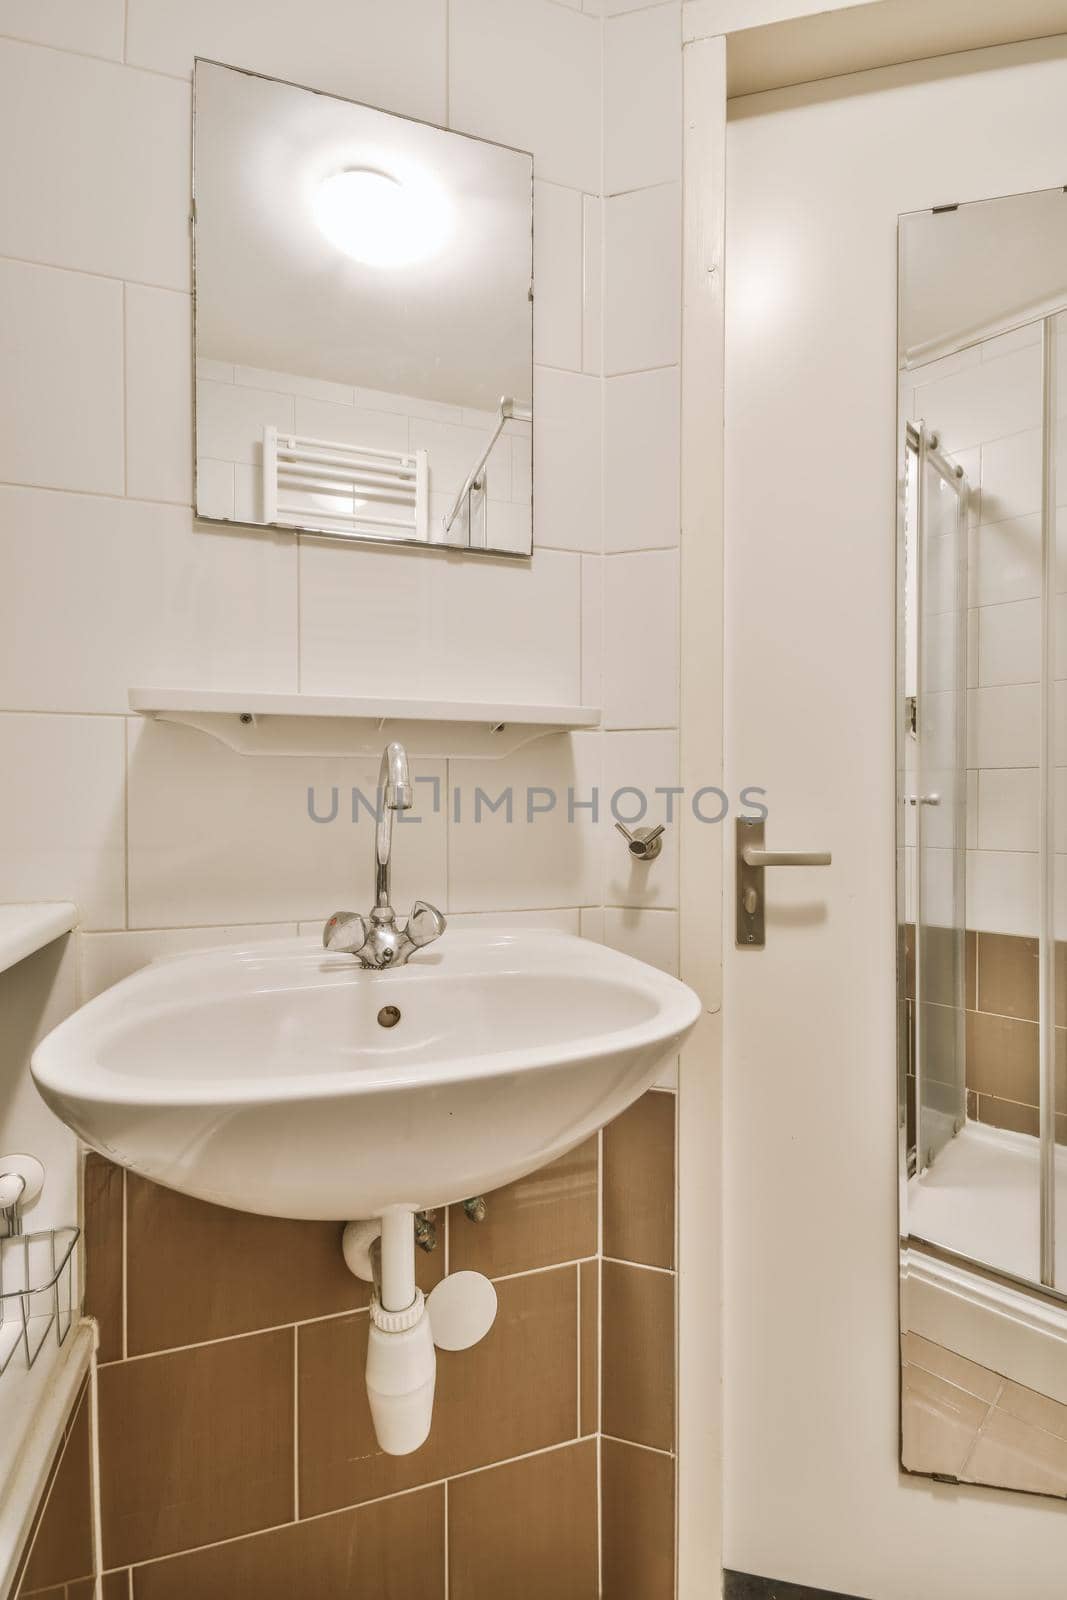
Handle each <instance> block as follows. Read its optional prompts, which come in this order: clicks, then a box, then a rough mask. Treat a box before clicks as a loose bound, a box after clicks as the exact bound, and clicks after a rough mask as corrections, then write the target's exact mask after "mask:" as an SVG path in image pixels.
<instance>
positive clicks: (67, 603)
mask: <svg viewBox="0 0 1067 1600" xmlns="http://www.w3.org/2000/svg"><path fill="white" fill-rule="evenodd" d="M602 9H603V10H604V11H605V12H607V13H609V14H608V15H601V10H602ZM617 9H618V8H617V7H615V6H612V5H607V6H604V7H603V8H602V7H601V5H600V4H599V0H589V3H588V4H587V5H586V7H585V9H582V7H581V6H579V5H578V4H570V3H562V4H557V3H555V0H394V3H392V4H389V5H381V4H374V3H372V0H309V3H308V4H305V5H303V6H301V7H289V8H277V7H275V8H273V9H268V10H264V8H263V7H262V6H261V5H258V4H255V3H254V0H222V3H219V0H188V3H183V4H182V5H180V6H175V5H173V4H172V3H170V0H128V3H124V0H94V3H93V4H92V5H91V6H86V5H84V4H81V3H80V0H55V3H52V4H50V5H49V6H47V7H43V8H42V7H39V6H36V5H33V4H23V3H21V0H12V3H11V4H8V5H7V6H5V8H4V13H3V17H2V19H0V29H2V30H3V33H4V35H6V36H0V138H2V140H3V143H4V146H5V148H6V149H7V151H8V153H9V159H8V160H7V161H5V163H4V164H3V171H2V173H0V641H2V646H0V753H2V770H3V773H4V782H3V785H2V786H0V899H5V900H13V899H20V898H25V899H34V898H49V897H50V898H69V899H73V900H75V901H76V902H77V903H78V905H79V907H80V911H81V919H82V928H83V930H84V933H83V935H82V939H81V993H82V994H83V995H87V994H89V993H92V992H95V991H96V990H97V989H98V988H99V987H100V986H101V985H103V984H104V983H106V982H109V981H113V980H114V979H115V978H116V977H118V976H120V975H121V974H122V972H124V971H127V970H129V969H130V968H132V967H134V966H136V965H139V964H140V963H141V962H143V961H144V960H146V959H148V958H149V957H150V956H151V955H152V954H154V953H155V952H156V951H157V950H161V949H170V948H173V947H174V946H175V945H179V946H180V945H185V944H188V943H198V942H203V941H204V939H216V938H218V937H227V936H231V935H230V934H229V932H228V930H231V929H235V930H236V933H235V934H234V935H232V936H235V937H242V936H245V935H247V934H248V933H249V932H255V933H260V932H262V933H270V932H277V933H283V932H286V931H290V930H292V929H293V928H295V926H296V925H297V924H298V923H302V922H306V923H309V924H313V923H316V922H317V921H319V920H321V919H322V918H323V917H324V916H325V915H327V914H328V913H329V912H330V911H331V910H332V909H334V907H335V905H336V904H338V903H346V904H357V905H358V904H359V903H361V901H365V900H367V898H368V896H369V895H370V890H371V883H370V877H371V875H370V854H371V841H370V836H369V834H368V833H367V829H366V826H363V827H361V828H353V827H348V826H345V825H343V824H337V825H334V826H332V827H329V828H327V827H317V826H315V825H314V824H312V823H311V822H309V820H308V818H307V814H306V809H305V796H306V789H307V786H308V785H309V784H312V783H313V784H316V785H321V786H326V785H331V784H333V783H338V784H340V785H342V786H344V787H348V786H349V785H351V784H354V783H355V784H361V785H363V786H367V785H368V784H372V783H373V779H374V770H373V768H372V764H370V763H367V762H365V761H356V760H352V761H344V760H337V761H318V762H311V763H308V762H304V761H302V760H299V759H295V758H263V759H258V758H257V759H252V758H240V757H236V756H234V755H233V754H231V753H230V752H229V751H227V750H226V749H224V748H223V747H222V746H221V745H219V744H217V743H214V742H213V741H211V740H210V739H207V738H204V737H201V736H199V735H197V734H194V733H191V732H189V731H187V730H182V729H179V728H174V727H168V726H165V725H162V724H149V723H145V722H144V721H143V720H142V719H140V718H138V717H135V716H130V715H128V714H127V701H126V691H127V689H128V687H129V686H131V685H134V684H138V685H140V684H152V683H156V684H165V683H171V684H175V685H183V686H196V687H214V688H219V689H225V688H233V687H241V688H249V689H251V688H257V689H264V690H286V691H293V690H298V689H304V690H307V691H310V692H331V691H332V692H346V691H347V692H353V693H368V694H374V693H379V694H397V695H413V694H422V695H425V694H432V693H438V694H440V695H441V696H443V697H447V696H454V697H457V698H468V699H477V698H479V697H483V696H484V697H488V698H493V697H496V698H504V699H509V700H523V699H529V700H541V701H557V702H558V701H563V702H586V703H595V704H600V703H603V705H604V712H605V715H604V726H605V730H606V731H605V732H603V733H600V732H594V733H588V734H580V735H576V736H574V737H573V738H556V739H554V740H552V741H545V742H543V743H540V744H536V745H534V746H531V747H530V748H528V749H526V750H523V751H522V752H520V753H519V754H517V755H516V756H515V757H513V758H511V759H509V760H507V761H503V762H499V763H492V764H486V763H475V762H466V763H465V762H456V763H451V764H450V766H449V770H448V772H447V774H446V770H445V766H444V764H443V763H420V764H418V769H419V770H422V771H424V772H425V773H427V774H430V773H433V772H436V773H437V774H438V775H440V776H441V777H442V778H444V777H445V776H446V775H447V776H449V777H451V779H452V780H453V781H454V782H459V783H462V784H463V785H464V786H466V787H467V788H468V790H469V791H472V790H473V787H474V785H475V784H481V785H482V786H483V787H486V788H488V789H490V791H491V792H493V791H495V790H497V789H499V788H500V787H502V786H504V785H505V784H508V783H512V784H515V785H525V784H527V783H536V784H539V785H544V784H555V785H557V786H558V787H561V788H564V789H565V788H566V787H567V785H568V784H572V783H573V784H575V786H576V787H580V788H583V789H586V790H587V789H588V788H590V787H591V786H592V785H593V784H597V783H603V784H605V785H607V786H608V792H610V791H611V789H613V788H614V787H617V786H619V785H620V784H623V783H628V784H638V785H645V786H648V787H650V788H651V787H652V786H654V785H655V784H670V783H672V782H674V781H675V778H676V772H677V731H676V730H677V721H678V709H677V706H678V553H677V552H678V538H679V512H678V454H679V439H678V435H679V418H678V374H679V365H678V364H679V357H680V349H679V341H680V284H679V276H680V268H679V260H680V210H681V195H680V181H679V180H680V165H681V156H680V142H681V132H680V127H681V124H680V118H681V106H680V99H681V93H680V79H681V72H680V63H681V51H680V42H681V20H680V3H679V0H666V3H665V4H660V5H656V6H653V7H650V8H648V9H641V10H637V11H633V12H631V11H629V10H628V9H627V8H625V7H624V8H622V14H618V15H616V14H615V12H616V10H617ZM195 54H199V55H203V56H208V57H212V58H215V59H222V60H225V61H230V62H233V63H234V64H235V65H238V66H243V67H248V68H251V69H253V70H257V71H261V72H265V73H275V74H278V75H280V76H283V77H285V78H289V79H292V80H295V81H297V82H299V83H305V84H308V85H309V86H311V87H315V88H319V89H324V90H328V91H334V92H337V93H341V94H345V95H349V96H352V97H355V98H362V99H366V100H367V101H369V102H371V103H373V104H375V105H379V106H382V107H384V108H386V109H388V110H390V111H396V112H403V113H408V114H411V115H413V116H416V117H420V118H425V119H428V120H430V121H434V122H439V123H444V124H447V125H448V126H451V127H454V128H457V129H460V130H462V131H465V132H470V133H475V134H480V135H483V136H486V137H489V138H493V139H498V140H501V141H505V142H508V143H511V144H514V145H516V146H520V147H523V148H529V149H532V151H533V153H534V163H535V177H536V188H535V205H536V261H535V275H536V286H537V305H536V317H535V321H536V350H535V358H536V362H537V370H536V385H535V399H536V404H537V407H538V414H539V417H540V418H541V419H542V420H541V421H540V422H539V424H538V431H537V434H536V441H535V443H536V450H535V454H536V479H535V501H536V521H535V542H536V553H535V556H534V558H533V561H532V563H531V564H527V563H515V562H506V561H504V562H498V561H493V560H486V559H482V560H478V559H464V558H456V557H445V556H442V555H440V554H434V553H422V552H418V551H416V552H410V551H405V552H401V551H391V550H386V551H382V550H380V549H376V548H371V547H368V548H359V547H358V546H351V545H341V544H337V543H329V542H325V541H309V542H305V543H300V542H297V541H296V540H295V539H293V538H292V537H289V536H277V535H273V534H267V533H261V532H249V531H244V530H229V529H227V530H221V529H219V528H217V527H208V526H203V525H198V524H197V523H196V522H195V521H194V519H193V516H192V512H191V508H190V502H191V495H192V481H191V480H192V472H191V457H192V446H191V358H190V336H191V307H190V271H189V207H190V181H189V162H190V91H191V81H190V80H191V72H192V64H193V57H194V55H195ZM605 484H606V486H607V487H606V488H605ZM473 833H474V830H473V829H472V828H471V827H470V826H469V825H467V826H461V827H454V826H450V825H449V823H448V821H447V818H446V815H445V813H444V811H442V813H441V814H439V815H438V816H436V817H434V816H427V817H426V818H425V820H424V823H423V825H422V826H421V827H419V828H412V829H411V830H410V832H404V833H402V836H401V837H400V839H399V842H398V851H399V857H400V861H399V870H398V880H399V882H398V898H399V900H400V902H401V905H402V907H403V906H404V905H405V902H406V900H407V899H408V898H410V897H411V896H412V895H414V894H416V893H419V894H422V895H425V896H426V897H428V898H430V899H432V900H434V901H435V902H437V903H438V904H439V905H441V906H442V907H443V908H444V909H445V910H446V911H447V912H449V913H450V914H455V915H462V914H464V913H480V912H492V913H514V914H526V913H530V914H532V915H533V916H534V918H535V920H538V921H543V920H546V919H547V920H552V921H553V922H555V923H557V924H558V925H560V926H565V927H573V928H578V927H579V926H581V927H582V928H583V930H584V931H586V932H588V933H590V934H592V935H594V936H603V937H604V938H606V939H609V940H610V941H611V942H613V943H616V944H618V945H620V946H622V947H625V948H627V949H632V950H634V951H636V952H637V953H639V954H640V955H642V956H644V957H645V958H646V959H651V960H653V961H659V962H662V963H663V964H664V965H666V966H673V965H674V964H675V962H676V960H677V927H676V924H677V910H676V907H677V892H678V891H677V883H678V851H677V842H676V839H674V838H671V837H670V836H669V838H668V844H667V849H666V851H665V853H664V855H663V857H662V858H661V859H660V861H659V862H658V863H657V865H656V867H655V869H654V871H653V872H652V873H648V872H643V871H638V870H636V869H632V868H631V866H630V864H629V858H628V856H627V855H626V853H625V849H624V846H623V843H622V841H621V840H620V839H619V837H618V835H617V834H614V833H613V832H612V831H611V826H610V817H603V818H602V820H601V823H600V825H599V826H597V827H595V828H593V827H590V826H588V825H586V826H584V827H570V826H568V824H567V821H566V817H565V805H563V804H561V806H560V807H559V808H557V812H556V813H555V814H554V816H553V817H552V818H551V819H550V820H548V821H545V820H541V821H539V822H538V823H536V824H535V825H533V826H532V827H527V825H526V824H525V822H521V821H516V823H515V824H514V825H513V826H512V827H510V828H509V827H508V826H507V825H506V824H505V823H504V821H503V818H502V817H500V818H499V820H494V821H491V822H486V823H485V824H484V825H483V826H482V827H481V828H480V829H479V830H478V832H477V837H476V838H473V837H472V835H473ZM72 1002H73V992H71V994H69V995H68V996H67V998H66V1007H67V1008H69V1005H70V1004H71V1003H72ZM25 1071H26V1068H25V1050H22V1051H20V1052H9V1053H8V1054H7V1056H6V1057H5V1058H4V1059H3V1060H0V1073H2V1074H3V1075H4V1091H5V1092H4V1094H3V1095H0V1109H2V1108H4V1107H12V1106H13V1107H16V1108H17V1110H18V1115H14V1114H12V1115H11V1116H10V1117H6V1118H5V1117H0V1143H2V1142H4V1141H5V1140H7V1139H8V1138H9V1137H10V1138H11V1139H13V1140H14V1142H15V1144H16V1145H19V1146H27V1145H28V1146H31V1147H32V1145H33V1143H34V1140H35V1138H37V1137H39V1136H40V1130H41V1127H42V1124H41V1123H40V1122H39V1121H37V1120H36V1119H38V1118H41V1117H44V1116H45V1115H46V1114H45V1113H44V1111H43V1108H41V1107H40V1106H39V1105H38V1104H37V1103H36V1100H35V1098H34V1097H33V1096H32V1095H31V1096H29V1097H27V1096H26V1095H25V1094H24V1093H23V1089H24V1087H25ZM16 1087H17V1088H18V1093H17V1094H16V1093H15V1089H16Z"/></svg>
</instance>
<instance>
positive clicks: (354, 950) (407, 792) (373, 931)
mask: <svg viewBox="0 0 1067 1600" xmlns="http://www.w3.org/2000/svg"><path fill="white" fill-rule="evenodd" d="M414 803H415V790H414V788H413V786H412V782H411V773H410V771H409V770H408V758H407V751H406V750H405V749H404V746H403V745H402V744H400V743H398V742H397V741H396V740H395V739H394V740H393V741H392V742H391V743H390V744H387V745H386V747H385V751H384V753H383V755H382V764H381V767H380V768H379V771H378V814H377V820H376V822H375V825H374V905H373V906H372V907H371V910H370V914H369V916H366V917H361V916H360V915H359V914H358V913H357V912H355V911H335V912H334V914H333V916H332V917H331V918H330V919H329V921H328V922H327V924H326V926H325V927H324V928H323V930H322V942H323V944H324V945H325V947H326V949H327V950H337V951H343V952H344V954H345V955H350V956H355V958H356V960H357V961H358V962H359V964H360V966H361V967H372V968H374V969H375V970H376V971H379V972H380V971H381V970H382V969H383V968H385V967H402V966H403V965H404V963H405V962H406V961H407V960H408V958H409V957H410V956H411V955H412V954H413V953H414V952H415V951H416V950H421V949H422V947H423V945H427V944H432V943H433V941H434V940H435V939H439V938H440V937H441V935H442V934H443V933H444V931H445V919H444V917H443V916H442V915H441V913H440V911H438V910H437V908H436V907H435V906H431V905H428V904H427V903H426V901H425V900H416V901H415V904H414V905H413V906H412V908H411V915H410V916H409V917H408V919H407V921H406V922H398V921H397V918H396V912H395V911H394V910H393V907H392V902H391V900H390V897H389V896H390V883H389V878H390V863H391V861H392V855H393V812H394V811H410V810H411V807H412V806H413V805H414Z"/></svg>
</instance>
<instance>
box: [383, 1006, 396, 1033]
mask: <svg viewBox="0 0 1067 1600" xmlns="http://www.w3.org/2000/svg"><path fill="white" fill-rule="evenodd" d="M378 1021H379V1023H380V1025H381V1026H382V1027H383V1028H395V1027H396V1025H397V1023H398V1022H399V1021H400V1007H399V1006H383V1007H382V1009H381V1010H380V1011H379V1013H378Z"/></svg>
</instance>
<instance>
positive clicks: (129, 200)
mask: <svg viewBox="0 0 1067 1600" xmlns="http://www.w3.org/2000/svg"><path fill="white" fill-rule="evenodd" d="M91 9H93V8H92V7H86V10H91ZM175 9H176V10H180V9H182V8H180V7H176V8H175ZM191 126H192V122H191V115H190V94H189V85H188V84H186V83H177V82H174V81H173V80H171V79H168V78H161V77H159V76H158V75H157V74H154V73H146V72H131V71H129V70H128V69H127V68H125V67H122V66H119V65H118V64H116V63H113V62H109V61H93V60H90V59H89V58H88V57H87V56H81V55H68V54H66V53H65V52H63V51H61V50H42V49H38V48H36V47H35V46H33V45H25V44H15V43H12V42H9V41H3V40H0V142H2V144H3V147H4V149H6V150H8V151H15V150H17V151H18V159H17V160H9V161H5V162H4V163H3V166H2V168H0V255H6V256H19V257H22V258H23V259H24V260H32V261H47V262H50V263H51V264H53V265H55V266H61V267H76V268H79V269H80V270H82V271H85V272H99V273H105V274H107V275H109V276H113V277H118V278H129V279H133V280H136V281H137V282H138V283H155V284H160V285H162V286H164V287H166V288H170V289H188V287H189V205H190V180H189V171H190V155H189V149H190V139H191V131H190V130H191Z"/></svg>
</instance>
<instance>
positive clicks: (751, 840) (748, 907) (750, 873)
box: [734, 817, 831, 950]
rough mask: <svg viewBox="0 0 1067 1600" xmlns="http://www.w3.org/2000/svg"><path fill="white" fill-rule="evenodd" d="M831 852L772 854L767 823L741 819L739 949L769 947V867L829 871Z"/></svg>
mask: <svg viewBox="0 0 1067 1600" xmlns="http://www.w3.org/2000/svg"><path fill="white" fill-rule="evenodd" d="M830 864H831V855H830V851H829V850H768V849H767V848H766V846H765V844H764V819H763V818H762V817H738V819H737V839H736V855H735V861H734V865H735V869H736V870H735V877H736V891H735V892H736V895H737V945H738V948H739V949H741V950H762V949H763V947H764V945H765V944H766V925H765V917H764V888H763V873H764V869H765V868H766V867H828V866H830Z"/></svg>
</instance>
